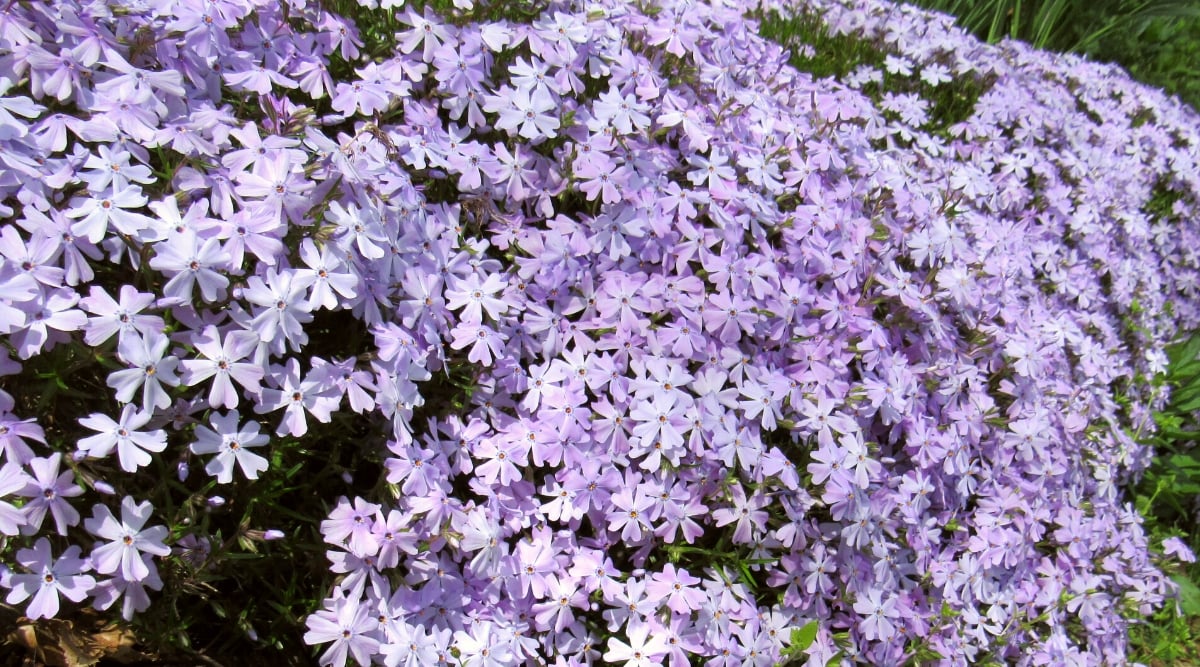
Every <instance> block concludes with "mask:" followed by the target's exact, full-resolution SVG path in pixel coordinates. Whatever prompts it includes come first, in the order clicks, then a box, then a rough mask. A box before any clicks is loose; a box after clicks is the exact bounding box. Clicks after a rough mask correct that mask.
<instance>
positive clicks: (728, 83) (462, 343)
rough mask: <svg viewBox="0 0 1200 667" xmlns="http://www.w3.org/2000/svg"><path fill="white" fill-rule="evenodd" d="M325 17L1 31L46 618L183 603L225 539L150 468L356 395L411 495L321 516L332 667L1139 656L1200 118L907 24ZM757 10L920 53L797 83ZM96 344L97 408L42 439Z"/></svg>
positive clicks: (5, 132) (225, 17) (885, 10)
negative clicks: (377, 37) (217, 538)
mask: <svg viewBox="0 0 1200 667" xmlns="http://www.w3.org/2000/svg"><path fill="white" fill-rule="evenodd" d="M362 1H363V2H364V4H365V3H370V4H372V5H374V4H375V0H362ZM326 4H328V3H322V2H317V1H316V0H307V1H306V0H289V1H288V2H286V3H282V2H275V1H274V0H271V1H268V0H179V1H176V2H160V1H157V0H135V1H133V2H123V3H111V4H106V3H102V2H82V1H76V0H56V1H55V2H47V3H42V2H15V3H8V4H7V5H6V6H5V9H4V11H3V12H2V13H0V28H2V29H0V54H2V55H0V91H2V95H3V96H2V97H0V162H2V163H3V165H4V167H3V170H2V171H0V192H2V195H3V199H2V201H0V208H2V211H0V214H2V215H3V216H4V223H3V227H2V228H0V255H2V257H3V265H2V270H0V331H3V333H4V334H5V340H6V342H7V346H6V347H7V349H8V351H9V352H8V353H6V354H5V355H4V356H3V359H2V369H3V371H2V372H3V373H5V374H6V375H7V376H8V377H7V378H6V385H5V386H6V389H7V390H8V391H7V392H0V409H2V410H3V412H2V413H0V442H2V447H3V467H2V468H0V499H2V500H0V532H3V534H4V535H7V536H11V537H10V538H9V541H8V543H7V544H8V548H7V549H8V550H7V551H6V552H5V553H7V554H9V556H8V558H10V559H11V560H10V561H9V562H7V563H6V565H7V568H6V570H5V572H4V575H3V579H2V581H0V583H2V584H3V586H4V587H5V588H7V589H8V593H7V602H8V603H9V604H13V605H19V606H21V608H22V609H23V611H24V613H25V614H26V615H28V616H30V617H33V618H38V617H52V616H55V615H56V614H64V613H67V612H68V611H69V609H71V608H74V606H76V605H79V606H82V605H92V606H95V607H96V608H97V609H111V610H112V613H118V612H119V613H120V614H122V615H124V616H125V617H126V618H130V617H132V616H133V615H134V614H135V613H136V612H140V611H144V610H146V609H147V608H148V607H150V606H152V605H153V604H154V602H155V599H156V597H157V596H158V595H160V593H158V592H157V591H159V590H160V589H161V588H162V587H163V581H162V579H161V578H160V576H159V575H160V573H159V565H160V564H161V563H162V562H163V561H164V559H181V558H185V556H186V554H182V555H181V553H180V549H178V548H177V549H176V550H175V553H174V554H173V553H172V547H173V546H175V547H179V546H184V545H187V546H189V547H196V545H198V544H207V543H208V540H209V539H210V538H212V536H210V535H205V534H202V533H201V532H200V529H199V528H195V529H192V528H187V527H184V528H180V527H178V526H171V527H170V529H168V526H166V525H165V524H166V523H168V521H167V520H166V519H165V518H163V515H161V514H160V508H156V507H153V506H152V505H151V503H149V502H147V501H146V500H145V499H142V498H138V497H134V496H132V495H130V494H129V493H127V492H126V486H127V483H128V481H129V480H131V479H133V478H135V477H136V476H137V475H143V474H147V473H148V472H149V471H150V470H161V469H162V466H161V461H164V460H166V461H169V462H171V464H170V465H171V469H172V470H174V465H175V463H174V462H178V463H179V477H180V480H181V481H185V480H187V481H188V483H191V484H196V483H201V482H204V481H206V480H205V478H206V476H207V477H211V478H214V479H215V482H217V483H218V486H217V489H218V491H219V489H220V487H221V485H224V484H230V483H232V482H233V481H234V479H235V478H243V477H244V478H248V479H250V480H254V479H256V478H258V477H259V476H260V475H261V474H263V473H264V472H265V471H266V470H268V469H269V466H270V463H269V453H270V451H271V448H272V442H273V440H275V439H278V438H284V437H287V438H299V439H301V440H303V438H304V437H305V435H306V434H309V432H310V429H311V428H312V427H314V425H315V424H318V423H327V422H330V420H331V419H332V418H333V416H335V415H338V414H339V413H340V414H343V415H344V414H354V415H356V416H355V419H358V420H361V421H362V422H363V423H365V424H368V425H372V426H371V428H374V429H375V431H374V432H375V433H382V434H383V435H380V436H379V437H378V441H377V442H375V443H373V444H374V446H375V447H376V448H377V451H378V452H380V454H381V456H382V460H383V471H382V473H381V475H382V476H384V477H386V485H383V486H381V487H380V488H383V489H390V490H391V491H392V493H386V492H385V493H379V494H376V495H372V496H370V497H343V498H340V499H339V498H330V499H328V500H329V502H330V503H331V505H332V506H333V507H334V509H333V510H332V512H331V513H330V514H329V515H328V517H324V521H322V523H321V534H322V535H323V536H324V539H325V541H326V542H327V545H326V548H327V549H328V554H327V555H328V559H329V564H330V568H331V570H332V572H333V573H336V574H338V575H341V576H340V577H339V579H338V584H337V585H336V587H335V588H333V589H332V590H330V591H328V592H327V599H326V600H325V603H324V605H323V606H322V607H321V608H317V609H312V610H311V612H312V613H311V616H309V617H308V619H307V628H308V634H307V635H306V639H307V641H309V642H310V643H312V644H319V645H323V648H322V653H321V662H322V663H323V664H330V663H332V664H335V665H342V664H344V663H345V662H347V660H348V659H349V658H353V659H354V660H357V661H358V662H359V663H362V664H367V663H370V662H372V661H374V662H380V663H382V664H386V665H389V666H396V665H428V664H434V663H436V662H437V661H438V660H439V659H440V660H444V661H446V662H449V663H451V664H460V663H461V664H463V665H470V666H473V665H507V664H533V663H534V662H535V661H538V660H545V661H546V662H549V663H553V664H559V665H571V664H584V663H587V662H590V661H596V660H601V659H602V660H603V661H605V662H607V663H611V664H625V665H651V664H669V665H684V664H691V663H694V664H701V663H704V664H718V665H726V664H746V665H763V666H769V665H773V664H776V663H778V662H780V661H782V660H783V659H784V656H785V655H786V656H788V657H790V658H797V659H800V660H804V659H807V660H808V662H809V664H811V665H823V664H825V663H826V661H827V660H829V659H830V658H831V657H833V656H835V654H836V655H837V656H839V658H841V659H846V660H851V661H859V662H864V663H870V664H879V665H883V664H900V663H902V662H904V661H906V660H908V661H918V662H931V661H937V660H943V661H945V662H946V663H947V664H961V663H966V662H985V661H987V660H992V661H999V662H1007V661H1012V662H1015V663H1017V664H1047V663H1053V664H1099V663H1103V662H1106V661H1107V662H1110V663H1118V662H1120V661H1121V660H1122V656H1123V655H1124V651H1125V641H1126V628H1127V624H1128V623H1129V622H1131V619H1137V618H1138V617H1139V616H1140V615H1142V614H1144V613H1146V612H1147V611H1148V610H1150V609H1153V608H1156V607H1157V606H1159V605H1161V604H1162V603H1163V602H1164V599H1165V598H1166V597H1167V596H1169V595H1171V594H1172V585H1171V583H1170V581H1169V580H1168V579H1166V578H1165V577H1164V576H1163V575H1162V574H1161V573H1160V571H1159V570H1158V568H1157V567H1156V564H1155V562H1154V561H1153V560H1152V557H1151V552H1150V547H1151V546H1152V545H1148V544H1147V543H1146V538H1145V536H1144V534H1143V532H1142V530H1141V528H1140V523H1139V518H1138V516H1137V515H1136V513H1135V512H1134V510H1133V509H1132V508H1131V506H1130V505H1129V504H1127V503H1125V502H1123V500H1122V498H1121V494H1120V492H1119V484H1120V482H1121V481H1122V480H1123V479H1126V478H1127V476H1128V475H1130V474H1136V472H1137V471H1138V470H1139V469H1140V468H1141V467H1142V466H1144V465H1145V464H1146V461H1147V459H1148V457H1149V456H1150V452H1148V451H1146V450H1145V448H1143V447H1142V446H1140V445H1139V444H1138V443H1137V442H1136V441H1135V439H1134V437H1133V436H1132V435H1131V434H1132V433H1134V432H1136V431H1137V430H1139V429H1143V430H1144V429H1147V428H1152V425H1151V424H1150V423H1149V420H1148V415H1149V411H1150V410H1151V409H1152V408H1153V407H1154V406H1155V405H1157V404H1159V403H1157V402H1159V401H1162V400H1163V397H1162V395H1161V394H1156V393H1155V391H1154V389H1153V387H1152V383H1151V381H1150V379H1151V378H1152V377H1153V376H1154V375H1155V374H1156V373H1158V372H1160V371H1161V370H1162V368H1163V363H1164V356H1163V354H1162V352H1161V348H1162V345H1163V343H1164V342H1166V341H1167V340H1168V339H1169V337H1170V336H1172V335H1174V332H1176V331H1177V330H1179V328H1181V327H1194V326H1196V325H1197V324H1198V323H1200V321H1198V320H1200V318H1198V317H1197V308H1196V303H1197V301H1196V298H1195V297H1196V290H1197V280H1198V277H1200V274H1198V273H1197V268H1198V262H1197V252H1198V250H1197V249H1198V248H1200V238H1198V236H1197V227H1196V225H1195V224H1193V218H1194V216H1195V214H1196V196H1197V193H1198V192H1200V182H1198V181H1197V179H1198V170H1197V167H1196V161H1197V147H1198V145H1200V134H1198V133H1197V123H1196V121H1197V118H1196V116H1195V114H1194V113H1193V112H1191V111H1190V110H1186V109H1184V108H1182V107H1181V106H1179V105H1178V104H1176V103H1174V102H1172V101H1168V100H1166V99H1165V98H1164V97H1163V96H1162V95H1161V94H1159V93H1157V92H1155V91H1152V90H1148V89H1146V88H1144V87H1141V86H1139V85H1136V84H1134V83H1133V82H1131V81H1130V80H1129V79H1128V78H1127V76H1126V75H1124V74H1123V73H1121V72H1119V71H1117V70H1114V69H1112V68H1110V67H1106V66H1101V65H1096V64H1092V63H1087V62H1084V61H1082V60H1079V59H1077V58H1073V57H1067V56H1053V55H1049V54H1046V53H1041V52H1037V51H1032V50H1029V49H1027V48H1024V47H1021V46H1019V45H1015V44H1013V45H1005V46H1002V47H998V48H997V47H990V46H985V45H982V44H979V43H977V42H976V41H974V40H973V39H972V38H969V37H967V36H965V35H964V34H963V33H962V32H960V31H959V30H957V29H955V28H953V27H952V26H951V22H950V20H949V19H946V18H945V17H940V16H930V15H927V14H922V13H918V12H917V11H915V10H911V9H908V8H900V7H897V6H892V5H889V4H885V3H882V2H874V1H866V2H855V3H852V4H845V5H843V4H838V3H834V2H828V1H825V2H821V3H819V4H817V5H806V6H804V7H791V6H783V5H779V6H770V7H760V6H746V5H740V4H738V3H736V2H719V1H718V2H713V3H707V2H691V1H686V0H684V1H679V2H675V1H673V0H659V1H657V2H653V3H647V4H639V5H632V4H627V3H624V2H609V1H602V2H589V3H571V2H553V3H551V4H550V5H549V6H546V7H537V8H535V9H536V11H534V12H532V13H531V14H530V16H531V18H530V20H528V21H512V20H508V19H507V18H501V17H503V16H504V15H503V12H490V13H489V12H488V11H487V9H488V8H486V7H471V6H470V3H469V2H466V3H463V2H459V3H458V4H459V5H460V6H459V7H446V8H445V12H444V13H442V14H438V13H435V12H434V11H432V10H430V9H421V8H413V7H411V6H407V7H406V6H402V5H403V4H404V3H403V0H400V1H399V2H397V1H396V0H383V1H382V4H383V5H384V7H383V8H380V9H378V12H379V13H380V15H386V14H387V13H393V14H395V13H398V14H399V17H400V18H399V20H400V22H401V23H402V24H403V25H402V27H401V30H400V32H399V33H398V34H397V35H396V38H395V39H396V41H395V44H396V50H395V52H394V53H389V54H387V56H386V57H384V58H382V59H379V60H377V61H368V59H367V58H366V57H365V56H364V55H363V54H362V53H360V48H362V47H363V42H362V41H361V40H360V35H361V33H360V29H361V28H362V26H355V25H354V24H352V23H351V22H349V21H348V20H345V19H343V18H341V17H340V16H339V15H337V14H335V13H333V11H332V10H331V9H330V8H328V7H326ZM500 4H502V3H500ZM768 10H771V11H774V10H778V11H780V12H782V14H783V15H784V16H788V15H791V14H794V13H796V12H800V13H802V14H804V15H806V16H810V17H819V19H820V21H822V22H823V23H824V24H825V25H826V26H827V28H826V30H827V33H828V34H829V35H833V36H842V37H851V36H852V37H853V38H855V39H861V40H864V41H867V42H870V43H872V44H874V45H876V47H877V48H878V49H880V54H881V56H882V57H883V60H882V66H873V65H869V64H868V65H864V66H862V67H860V68H858V69H855V70H854V72H853V73H852V74H851V75H850V76H848V77H846V78H845V80H844V82H835V81H833V80H830V79H822V80H814V78H813V77H811V76H809V75H807V74H805V73H802V72H797V71H795V70H794V69H792V68H791V67H790V66H789V65H788V64H787V57H788V53H786V52H785V51H784V50H783V49H782V48H781V47H780V46H778V45H776V44H774V43H771V42H769V41H766V40H764V39H762V38H760V37H758V36H757V32H756V30H757V26H756V23H755V22H754V20H752V19H751V18H750V17H751V16H752V15H754V16H762V15H763V12H765V11H768ZM480 17H482V19H483V20H480ZM489 17H491V18H489ZM789 47H790V48H791V49H793V50H799V51H800V52H805V50H807V51H808V52H809V53H810V55H813V56H814V57H817V58H819V57H820V56H821V54H820V53H819V52H814V50H813V47H812V46H811V45H806V44H791V45H789ZM335 75H337V76H336V78H335ZM955 87H964V89H969V90H973V91H975V92H974V93H973V94H972V96H971V98H970V99H969V100H968V104H967V107H966V113H963V114H962V115H961V118H951V117H948V116H947V114H946V113H944V112H943V111H942V110H940V107H938V106H937V105H936V104H935V103H934V102H932V101H931V100H933V99H934V98H935V97H936V96H937V95H941V94H944V93H945V91H946V90H956V89H957V88H955ZM331 312H332V313H340V317H341V319H339V320H337V321H339V322H352V323H361V325H359V326H361V327H362V330H364V331H367V332H369V336H368V340H366V341H365V342H364V343H362V344H361V345H359V346H357V347H356V346H355V345H354V343H353V341H354V337H353V336H348V335H345V336H344V335H341V332H338V331H334V332H333V333H330V332H329V331H327V330H324V331H320V332H318V331H316V330H315V328H314V327H315V325H313V324H312V323H313V322H314V320H317V319H318V318H320V317H324V315H323V314H324V313H331ZM72 346H73V347H74V348H77V349H80V350H83V351H84V355H85V356H88V355H91V358H92V359H93V361H95V360H99V361H101V362H104V363H106V364H108V369H107V370H106V371H105V373H106V376H105V384H106V387H104V388H103V393H104V394H106V395H105V396H104V398H103V401H102V402H99V403H95V405H97V406H103V409H98V411H96V412H94V413H91V414H80V415H77V418H78V424H66V425H63V424H47V423H43V422H42V421H39V415H38V414H36V413H35V412H30V411H29V410H28V409H26V410H25V411H22V405H21V404H19V402H18V401H17V400H16V399H15V398H14V396H13V394H15V393H18V392H16V389H14V387H16V383H22V382H27V381H30V380H31V379H32V378H29V377H26V375H25V374H24V373H23V368H25V367H27V366H28V364H30V363H32V362H33V361H35V360H36V359H37V358H39V357H40V356H41V355H47V354H51V353H53V352H54V351H56V350H57V351H60V352H61V351H62V350H63V349H65V348H70V347H72ZM314 350H320V351H321V352H320V354H317V353H316V352H314ZM417 415H419V416H420V418H419V419H418V418H417ZM56 433H57V434H64V433H65V434H72V433H74V434H76V437H72V438H70V439H69V440H68V439H64V438H63V437H55V436H54V434H56ZM311 446H312V447H321V446H322V443H320V442H314V443H312V445H311ZM156 461H157V462H160V464H159V465H158V467H155V466H156V463H155V462H156ZM189 471H190V477H189V476H188V473H189ZM214 502H215V501H214ZM255 528H261V529H266V528H269V526H263V527H255ZM259 535H260V537H262V538H266V539H270V538H278V537H281V536H280V535H277V534H274V533H270V532H268V533H261V532H260V534H259ZM1155 548H1157V547H1156V546H1155ZM192 550H194V549H192ZM63 598H65V600H64V599H63ZM800 628H808V632H812V631H813V630H815V632H816V635H815V639H814V640H811V641H809V640H807V639H806V638H805V634H806V633H805V632H797V630H798V629H800ZM793 638H795V641H796V642H797V645H796V646H793V647H790V648H789V643H790V642H792V641H793ZM802 640H803V641H802Z"/></svg>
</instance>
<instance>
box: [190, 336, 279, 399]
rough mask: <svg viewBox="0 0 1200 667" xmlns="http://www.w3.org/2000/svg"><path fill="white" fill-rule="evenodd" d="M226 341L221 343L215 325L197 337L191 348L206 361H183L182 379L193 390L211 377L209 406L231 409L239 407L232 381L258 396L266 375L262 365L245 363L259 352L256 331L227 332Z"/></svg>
mask: <svg viewBox="0 0 1200 667" xmlns="http://www.w3.org/2000/svg"><path fill="white" fill-rule="evenodd" d="M224 338H225V340H224V342H222V341H221V335H220V333H219V332H218V330H217V328H216V327H215V326H212V325H209V326H207V327H205V328H204V330H203V331H202V332H200V333H199V334H197V335H195V336H194V337H193V338H192V345H193V346H195V348H196V350H197V351H198V352H200V353H201V354H203V355H204V357H205V358H203V359H188V360H185V361H183V362H182V364H181V365H182V366H183V374H182V376H181V378H180V379H181V381H182V382H183V383H184V384H186V385H187V386H189V387H191V386H194V385H196V384H198V383H200V382H202V381H204V380H207V379H208V378H212V379H213V380H212V387H211V388H210V389H209V392H208V404H209V406H211V407H214V408H219V407H224V408H227V409H230V408H236V407H237V404H238V392H237V390H236V389H234V386H233V380H236V381H237V383H238V384H240V385H242V387H243V388H245V389H246V390H247V391H249V392H251V393H253V394H257V393H259V391H260V382H261V381H262V379H263V375H264V372H263V369H262V366H259V365H258V364H255V363H250V362H243V361H242V359H245V358H246V357H248V356H250V355H251V354H252V353H254V352H255V351H256V350H257V349H258V343H259V338H258V336H257V335H255V333H254V332H252V331H239V330H233V331H229V332H228V333H226V334H225V336H224Z"/></svg>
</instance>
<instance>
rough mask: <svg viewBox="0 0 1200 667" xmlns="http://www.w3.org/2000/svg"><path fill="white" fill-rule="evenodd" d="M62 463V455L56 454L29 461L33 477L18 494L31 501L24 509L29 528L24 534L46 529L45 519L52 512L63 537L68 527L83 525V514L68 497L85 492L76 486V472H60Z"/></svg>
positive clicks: (22, 530)
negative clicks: (81, 520)
mask: <svg viewBox="0 0 1200 667" xmlns="http://www.w3.org/2000/svg"><path fill="white" fill-rule="evenodd" d="M61 463H62V454H60V453H58V452H55V453H53V454H51V455H50V456H48V457H45V458H35V459H32V460H30V461H29V470H30V472H32V473H33V475H32V478H31V479H29V480H28V481H27V482H26V483H25V487H24V488H23V489H21V490H20V491H19V492H18V493H19V494H20V495H22V496H24V497H26V498H28V499H29V500H27V501H25V505H24V506H22V507H21V511H22V512H23V513H24V514H25V526H23V527H22V528H21V532H22V533H25V534H26V535H35V534H37V532H38V531H39V530H40V529H41V527H42V520H43V519H45V518H46V513H47V512H49V513H50V514H51V515H52V516H53V517H54V525H55V528H57V530H58V534H59V535H66V534H67V527H68V526H74V525H77V524H78V523H79V512H77V511H76V510H75V508H74V507H72V506H71V503H70V502H68V501H67V498H74V497H76V496H80V495H83V489H82V488H80V487H78V486H76V485H75V483H74V482H75V473H74V472H72V471H71V470H65V471H63V472H62V473H61V474H60V473H59V472H58V470H59V465H60V464H61Z"/></svg>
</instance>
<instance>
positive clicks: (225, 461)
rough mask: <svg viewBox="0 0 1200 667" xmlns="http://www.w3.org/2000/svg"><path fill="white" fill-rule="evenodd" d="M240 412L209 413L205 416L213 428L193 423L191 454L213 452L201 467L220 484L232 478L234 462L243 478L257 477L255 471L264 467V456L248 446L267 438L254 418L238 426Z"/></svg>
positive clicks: (257, 471) (262, 443) (261, 444)
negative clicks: (206, 462)
mask: <svg viewBox="0 0 1200 667" xmlns="http://www.w3.org/2000/svg"><path fill="white" fill-rule="evenodd" d="M240 418H241V416H240V415H239V414H238V411H237V410H232V411H230V412H229V413H228V414H226V415H220V414H217V413H215V412H214V413H213V414H212V416H211V417H210V418H209V421H210V422H211V423H212V425H213V428H214V429H216V430H215V431H214V430H210V429H208V428H205V427H204V426H197V427H196V442H194V443H192V446H191V450H192V453H193V454H216V456H214V457H213V458H212V460H210V461H209V462H208V465H206V466H204V471H205V472H207V473H208V474H209V475H213V476H215V477H216V478H217V482H218V483H220V484H228V483H229V482H231V481H233V468H234V464H235V463H236V464H237V466H238V467H240V468H241V469H242V474H244V475H245V476H246V479H258V475H259V473H261V472H263V471H264V470H266V469H267V460H266V459H265V458H263V457H261V456H259V455H258V454H255V453H254V452H251V451H250V450H249V448H251V447H261V446H263V445H265V444H267V442H269V438H267V436H265V435H263V434H261V433H259V432H258V422H256V421H247V422H246V423H245V424H243V425H241V426H239V425H238V421H239V420H240Z"/></svg>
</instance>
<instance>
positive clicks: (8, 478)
mask: <svg viewBox="0 0 1200 667" xmlns="http://www.w3.org/2000/svg"><path fill="white" fill-rule="evenodd" d="M29 482H30V479H29V476H28V475H26V474H25V471H24V470H22V469H21V466H20V465H19V464H18V463H16V462H15V461H9V462H8V463H5V464H4V467H0V498H5V497H7V496H10V495H12V494H14V493H16V492H18V491H20V490H21V489H24V488H25V486H26V485H27V484H28V483H29ZM23 525H25V515H24V514H23V513H22V512H21V510H19V509H17V508H16V507H13V506H12V505H11V504H9V503H7V502H3V501H0V533H3V534H5V535H16V534H17V533H18V532H20V528H21V526H23Z"/></svg>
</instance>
